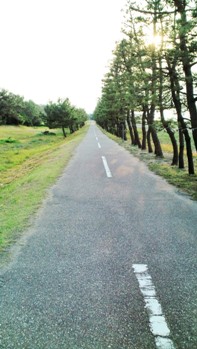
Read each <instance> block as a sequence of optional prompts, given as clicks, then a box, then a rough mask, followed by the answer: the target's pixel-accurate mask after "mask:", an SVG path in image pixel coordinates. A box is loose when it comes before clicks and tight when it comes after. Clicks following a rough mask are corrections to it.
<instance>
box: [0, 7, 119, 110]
mask: <svg viewBox="0 0 197 349" xmlns="http://www.w3.org/2000/svg"><path fill="white" fill-rule="evenodd" d="M125 3H126V0H0V13H1V20H0V33H1V43H0V45H1V54H0V88H4V89H6V90H8V91H10V92H13V93H15V94H19V95H21V96H24V98H25V99H26V100H29V99H31V100H33V101H34V102H35V103H37V104H47V103H48V102H49V101H54V102H55V101H57V99H58V98H69V100H70V101H71V103H72V104H73V105H75V106H76V107H79V108H84V109H85V110H86V112H88V113H92V112H93V111H94V109H95V107H96V104H97V101H98V98H99V97H100V95H101V86H102V82H101V81H102V79H103V77H104V74H105V73H106V72H107V66H108V64H109V61H110V59H111V58H112V50H113V49H114V48H115V43H116V41H118V40H120V38H121V25H122V21H123V12H122V11H121V9H124V8H125Z"/></svg>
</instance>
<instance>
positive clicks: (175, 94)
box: [166, 56, 194, 174]
mask: <svg viewBox="0 0 197 349" xmlns="http://www.w3.org/2000/svg"><path fill="white" fill-rule="evenodd" d="M166 62H167V65H168V71H169V76H170V85H171V94H172V99H173V102H174V106H175V109H176V112H177V118H178V125H180V131H182V132H183V134H184V137H185V143H186V151H187V159H188V172H189V174H194V162H193V154H192V147H191V139H190V136H189V132H188V129H187V125H186V124H185V121H184V118H183V116H182V105H181V101H180V96H179V91H180V85H179V80H178V76H177V72H176V69H175V64H176V62H174V64H173V65H172V64H171V63H170V60H169V58H168V57H167V56H166ZM180 155H181V154H180Z"/></svg>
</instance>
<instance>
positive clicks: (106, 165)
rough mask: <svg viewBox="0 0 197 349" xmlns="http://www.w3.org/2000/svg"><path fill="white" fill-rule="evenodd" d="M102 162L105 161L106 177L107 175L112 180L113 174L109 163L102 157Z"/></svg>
mask: <svg viewBox="0 0 197 349" xmlns="http://www.w3.org/2000/svg"><path fill="white" fill-rule="evenodd" d="M102 160H103V165H104V167H105V172H106V175H107V177H109V178H111V177H112V174H111V171H110V169H109V166H108V163H107V160H106V158H105V156H102Z"/></svg>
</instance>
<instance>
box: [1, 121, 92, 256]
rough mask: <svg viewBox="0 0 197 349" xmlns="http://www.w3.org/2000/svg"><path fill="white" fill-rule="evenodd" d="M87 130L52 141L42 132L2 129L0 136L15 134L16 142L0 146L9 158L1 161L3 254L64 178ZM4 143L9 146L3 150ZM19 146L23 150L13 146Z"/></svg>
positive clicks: (5, 156)
mask: <svg viewBox="0 0 197 349" xmlns="http://www.w3.org/2000/svg"><path fill="white" fill-rule="evenodd" d="M87 129H88V125H86V126H85V127H83V128H82V129H80V130H79V131H77V132H76V133H74V134H72V135H69V137H67V138H66V139H64V138H63V137H62V134H61V133H60V134H59V135H58V134H57V135H56V136H52V138H53V139H52V138H51V136H45V137H43V136H41V135H40V129H39V130H38V129H32V128H28V129H27V128H24V129H23V130H22V129H21V128H20V129H17V130H16V129H14V128H13V129H10V130H9V128H5V127H4V129H3V127H1V128H0V137H2V135H1V132H3V134H4V136H5V133H6V132H9V134H10V133H11V134H12V138H10V139H12V140H13V139H15V141H16V142H13V141H11V142H2V144H1V146H2V148H1V154H2V155H4V159H5V160H6V159H7V163H6V161H3V160H2V161H1V165H2V167H3V170H1V172H0V252H1V251H5V250H6V249H7V248H8V246H9V245H11V244H12V243H13V242H14V241H15V240H16V239H17V238H18V237H19V236H20V235H21V232H22V231H23V229H24V227H25V226H26V225H27V224H28V222H29V221H30V218H31V217H32V216H33V214H34V213H35V212H36V210H37V209H38V207H39V206H40V204H41V202H42V200H43V198H44V197H45V195H46V192H47V189H48V188H49V187H50V186H51V185H52V184H54V183H55V181H56V179H57V177H58V176H60V175H61V173H62V171H63V169H64V167H65V166H66V164H67V163H68V161H69V159H70V158H71V156H72V154H73V153H74V150H75V148H76V147H77V145H78V144H79V143H80V141H81V140H82V138H83V137H84V136H85V134H86V132H87ZM5 130H6V132H5ZM30 133H31V135H30ZM13 137H14V138H13ZM49 137H50V139H49ZM3 139H6V138H3ZM5 143H6V146H7V147H4V146H5ZM18 144H20V149H18V148H17V147H13V145H18ZM3 147H4V148H3ZM14 153H16V154H15V156H14ZM9 155H10V158H9ZM17 155H18V159H17ZM2 159H3V156H2Z"/></svg>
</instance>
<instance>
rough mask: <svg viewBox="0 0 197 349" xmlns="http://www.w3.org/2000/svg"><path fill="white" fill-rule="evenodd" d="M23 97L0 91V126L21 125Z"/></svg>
mask: <svg viewBox="0 0 197 349" xmlns="http://www.w3.org/2000/svg"><path fill="white" fill-rule="evenodd" d="M23 104H24V100H23V97H21V96H18V95H15V94H13V93H11V92H8V91H6V90H4V89H3V90H1V91H0V125H19V124H21V123H22V113H23Z"/></svg>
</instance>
